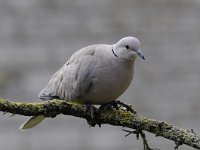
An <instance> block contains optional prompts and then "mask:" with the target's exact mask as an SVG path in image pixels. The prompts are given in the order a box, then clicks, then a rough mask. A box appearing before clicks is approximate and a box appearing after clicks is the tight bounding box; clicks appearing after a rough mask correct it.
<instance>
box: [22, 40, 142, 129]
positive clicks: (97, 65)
mask: <svg viewBox="0 0 200 150" xmlns="http://www.w3.org/2000/svg"><path fill="white" fill-rule="evenodd" d="M137 55H138V56H139V57H141V58H143V59H144V56H143V54H142V52H141V51H140V42H139V40H138V39H136V38H134V37H125V38H122V39H121V40H119V41H118V42H117V43H116V44H113V45H106V44H96V45H91V46H88V47H85V48H82V49H80V50H78V51H77V52H75V53H74V54H73V55H72V56H71V57H70V59H69V60H68V61H67V62H66V63H65V64H64V65H63V66H62V67H61V68H60V69H59V70H58V71H57V72H56V73H55V74H54V75H53V76H52V77H51V79H50V81H49V83H48V84H47V85H46V87H45V88H44V89H43V90H42V91H41V92H40V94H39V98H40V99H42V100H49V99H54V98H59V99H63V100H66V101H76V102H79V103H87V104H88V103H89V104H100V105H101V104H104V103H108V102H111V101H114V100H116V99H117V98H118V97H119V96H120V95H121V94H122V93H123V92H124V91H125V90H126V89H127V88H128V86H129V85H130V83H131V81H132V79H133V73H134V70H133V68H134V62H135V58H136V56H137ZM36 118H37V117H36ZM40 119H41V118H40ZM33 120H34V119H33V118H31V119H29V120H28V121H27V123H29V124H30V121H33ZM40 122H41V120H40V121H39V122H38V123H40ZM34 125H35V124H34ZM28 128H31V126H28ZM21 129H26V123H25V124H24V126H21Z"/></svg>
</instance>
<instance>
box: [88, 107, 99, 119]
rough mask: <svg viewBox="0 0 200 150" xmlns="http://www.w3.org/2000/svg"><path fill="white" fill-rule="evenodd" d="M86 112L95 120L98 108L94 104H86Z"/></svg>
mask: <svg viewBox="0 0 200 150" xmlns="http://www.w3.org/2000/svg"><path fill="white" fill-rule="evenodd" d="M86 111H87V113H89V115H90V117H91V118H92V119H93V118H94V116H95V114H96V113H97V108H96V107H94V106H93V105H92V104H86Z"/></svg>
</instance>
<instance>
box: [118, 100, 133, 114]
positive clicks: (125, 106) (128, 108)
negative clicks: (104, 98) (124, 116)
mask: <svg viewBox="0 0 200 150" xmlns="http://www.w3.org/2000/svg"><path fill="white" fill-rule="evenodd" d="M116 103H117V104H118V105H119V108H120V107H122V109H124V108H125V109H126V111H130V112H132V113H133V114H136V113H137V111H136V110H134V109H133V108H132V105H131V104H126V103H123V102H121V101H119V100H116Z"/></svg>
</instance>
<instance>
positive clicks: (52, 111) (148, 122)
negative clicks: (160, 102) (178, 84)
mask: <svg viewBox="0 0 200 150" xmlns="http://www.w3.org/2000/svg"><path fill="white" fill-rule="evenodd" d="M0 111H2V112H3V113H12V114H18V115H24V116H37V115H44V116H45V117H56V116H57V115H59V114H63V115H72V116H75V117H80V118H84V119H86V120H87V121H88V123H89V124H90V125H91V126H95V125H96V124H98V125H101V124H110V125H113V126H122V127H127V128H130V129H135V130H137V131H148V132H150V133H153V134H155V135H156V136H161V137H164V138H166V139H169V140H173V141H174V142H175V144H176V147H175V148H178V146H179V145H182V144H186V145H188V146H191V147H193V148H196V149H200V137H199V136H198V135H197V134H196V133H194V131H193V130H187V129H182V128H178V127H176V126H174V125H172V124H169V123H166V122H163V121H157V120H154V119H149V118H146V117H143V116H140V115H138V114H137V113H135V114H134V113H132V112H130V111H126V110H124V109H119V110H117V109H101V110H100V111H98V109H97V108H95V112H97V113H96V115H95V116H94V118H91V115H90V114H89V113H88V111H87V108H86V106H85V105H81V104H77V103H72V102H66V101H62V100H51V101H45V102H43V103H24V102H11V101H9V100H6V99H0Z"/></svg>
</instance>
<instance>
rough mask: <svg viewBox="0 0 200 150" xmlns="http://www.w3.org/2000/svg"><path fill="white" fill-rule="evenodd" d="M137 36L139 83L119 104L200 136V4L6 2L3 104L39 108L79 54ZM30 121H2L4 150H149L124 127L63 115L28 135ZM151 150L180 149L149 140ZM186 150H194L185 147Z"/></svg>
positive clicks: (179, 0)
mask: <svg viewBox="0 0 200 150" xmlns="http://www.w3.org/2000/svg"><path fill="white" fill-rule="evenodd" d="M124 36H136V37H138V38H139V39H140V41H141V49H142V51H143V52H144V54H145V57H146V61H142V60H141V59H138V60H137V62H136V63H137V64H136V68H135V70H136V71H135V72H136V74H135V79H134V84H132V85H131V86H130V88H129V89H128V90H127V91H126V93H124V95H123V96H121V97H120V98H119V99H120V100H122V101H124V102H126V103H130V104H132V105H133V106H134V108H136V110H137V111H138V113H139V114H141V115H144V116H147V117H150V118H154V119H158V120H163V121H167V122H170V123H173V124H175V125H177V126H180V127H183V128H188V129H191V128H192V129H194V131H196V132H197V133H200V129H199V126H200V109H199V103H200V102H199V97H200V1H199V0H174V1H173V0H123V1H122V0H93V1H89V0H73V1H72V0H71V1H70V0H28V1H27V0H14V1H13V0H0V97H1V98H8V99H10V100H13V101H27V102H32V101H36V102H39V100H38V98H37V95H38V93H39V92H40V90H41V89H42V88H43V87H44V86H45V85H46V84H47V82H48V80H49V78H50V77H51V75H52V74H53V73H54V72H55V71H57V69H59V68H60V67H61V66H62V65H63V64H64V63H65V62H66V60H67V59H68V58H69V57H70V56H71V54H73V53H74V52H75V51H76V50H78V49H80V48H82V47H85V46H88V45H91V44H95V43H107V44H112V43H115V42H116V41H118V40H119V39H120V38H122V37H124ZM26 119H27V117H24V116H18V115H16V116H14V117H9V115H8V114H7V115H2V116H0V145H1V148H0V149H2V150H36V149H38V150H40V149H41V150H47V149H48V150H55V149H59V150H66V149H70V150H79V149H80V150H90V149H91V150H92V149H95V150H102V149H106V150H113V149H116V150H121V149H124V150H142V142H141V140H140V141H137V140H136V138H135V136H134V135H131V136H129V137H127V138H125V137H124V135H125V133H123V132H122V131H121V128H120V127H112V126H109V125H103V126H102V127H101V128H99V127H95V128H89V127H88V125H87V123H86V121H85V120H82V119H79V118H75V117H71V116H62V115H60V116H58V117H56V118H54V119H47V120H45V122H44V123H43V124H41V125H39V126H38V127H36V128H34V129H31V130H29V131H26V132H20V131H18V127H19V126H20V124H21V123H22V122H23V121H24V120H26ZM147 137H148V141H149V144H150V146H152V147H154V148H160V149H161V150H169V149H173V147H174V143H173V142H172V141H168V140H165V139H164V138H160V137H154V135H152V134H147ZM179 149H180V150H186V149H187V150H190V149H192V148H189V147H187V146H181V147H180V148H179Z"/></svg>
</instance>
